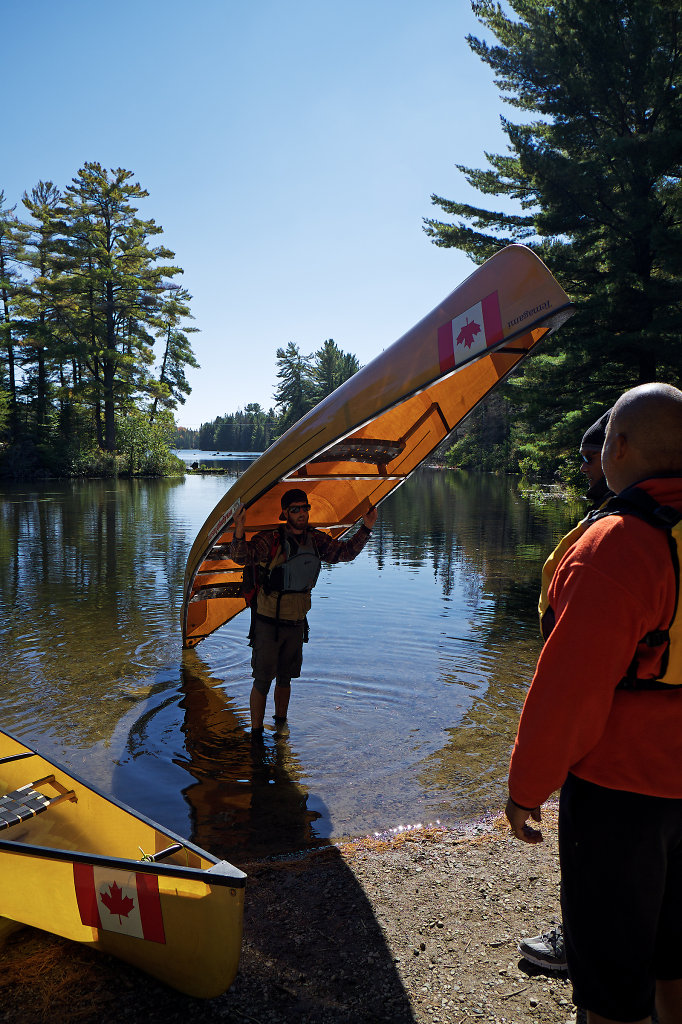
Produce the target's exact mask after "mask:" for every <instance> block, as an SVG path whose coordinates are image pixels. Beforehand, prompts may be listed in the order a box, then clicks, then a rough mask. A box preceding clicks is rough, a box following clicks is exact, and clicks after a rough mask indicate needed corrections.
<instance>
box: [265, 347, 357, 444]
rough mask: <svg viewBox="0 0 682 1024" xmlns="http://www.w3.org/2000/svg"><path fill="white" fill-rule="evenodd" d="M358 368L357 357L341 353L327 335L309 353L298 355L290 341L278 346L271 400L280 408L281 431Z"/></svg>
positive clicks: (297, 350)
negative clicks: (318, 345) (317, 347)
mask: <svg viewBox="0 0 682 1024" xmlns="http://www.w3.org/2000/svg"><path fill="white" fill-rule="evenodd" d="M359 369H360V363H359V361H358V359H357V357H356V356H354V355H352V354H351V353H350V352H343V351H342V350H341V349H340V348H339V347H338V345H337V344H336V342H335V341H334V340H333V339H332V338H328V339H327V340H326V341H325V342H324V343H323V345H322V346H321V347H320V348H319V349H318V350H317V351H316V352H314V353H313V354H312V355H310V356H304V355H301V352H300V351H299V348H298V345H295V344H294V343H293V341H290V342H289V344H288V345H287V347H286V349H282V348H278V349H277V380H278V381H279V383H278V385H277V388H276V389H275V394H274V399H275V403H276V405H277V406H278V407H279V410H280V416H281V421H280V426H281V429H282V431H284V430H286V429H287V428H288V427H290V426H291V425H292V424H294V423H296V422H297V421H298V420H300V418H301V417H302V416H305V414H306V413H307V412H309V411H310V410H311V409H312V408H313V407H314V406H315V405H317V404H318V402H321V401H322V399H323V398H326V397H327V395H331V393H332V392H333V391H336V389H337V388H338V387H340V386H341V384H343V383H345V381H347V380H348V379H349V377H352V376H353V374H354V373H356V372H357V371H358V370H359Z"/></svg>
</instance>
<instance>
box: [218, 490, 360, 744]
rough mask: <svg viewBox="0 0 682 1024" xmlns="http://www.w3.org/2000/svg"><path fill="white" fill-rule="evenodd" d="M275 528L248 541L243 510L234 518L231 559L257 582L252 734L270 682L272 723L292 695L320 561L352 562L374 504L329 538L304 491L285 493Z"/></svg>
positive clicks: (282, 715) (258, 728) (258, 729)
mask: <svg viewBox="0 0 682 1024" xmlns="http://www.w3.org/2000/svg"><path fill="white" fill-rule="evenodd" d="M281 506H282V512H281V515H280V519H281V520H283V523H284V525H283V526H280V527H279V529H277V530H264V531H262V532H260V533H257V534H255V536H254V537H252V538H251V540H250V541H247V540H246V539H245V537H244V529H245V520H246V510H245V509H244V507H243V506H242V507H240V508H239V509H238V510H237V511H236V513H235V516H234V535H233V538H232V544H231V546H230V558H231V559H232V560H233V561H234V562H236V563H237V565H246V564H247V563H251V564H252V565H253V566H254V569H255V570H256V572H257V573H258V575H259V577H260V581H261V586H260V589H259V590H258V595H257V598H256V601H257V604H256V609H255V615H254V618H253V625H252V631H251V634H250V636H251V644H252V647H253V654H252V656H251V668H252V670H253V687H252V689H251V696H250V699H249V705H250V710H251V733H252V735H255V736H258V735H262V733H263V719H264V717H265V705H266V703H267V696H268V692H269V690H270V685H271V683H272V680H273V679H274V680H275V695H274V696H275V716H274V717H275V721H276V722H284V721H285V720H286V717H287V711H288V708H289V698H290V696H291V680H292V679H297V678H298V677H299V676H300V674H301V663H302V660H303V644H304V642H305V641H306V640H307V622H306V615H307V613H308V611H309V610H310V605H311V600H310V592H311V590H312V589H313V587H314V586H315V583H316V582H317V577H318V574H319V571H320V565H321V563H322V562H328V563H330V564H332V565H334V564H336V563H337V562H352V560H353V559H354V558H356V557H357V555H359V554H360V552H361V551H362V549H363V548H364V546H365V544H366V543H367V539H368V537H369V535H370V531H371V529H372V527H373V526H374V524H375V522H376V519H377V510H376V508H371V509H370V510H369V511H368V512H366V513H365V515H364V516H363V517H362V524H361V526H360V529H359V530H357V532H356V533H354V534H353V536H352V537H351V538H350V539H349V540H344V541H339V540H334V538H333V537H330V536H329V534H327V533H324V532H323V531H322V530H314V529H313V530H311V529H309V528H308V513H309V512H310V505H309V503H308V496H307V494H306V493H305V491H301V490H297V489H295V488H294V489H292V490H289V491H286V492H285V494H283V495H282V499H281Z"/></svg>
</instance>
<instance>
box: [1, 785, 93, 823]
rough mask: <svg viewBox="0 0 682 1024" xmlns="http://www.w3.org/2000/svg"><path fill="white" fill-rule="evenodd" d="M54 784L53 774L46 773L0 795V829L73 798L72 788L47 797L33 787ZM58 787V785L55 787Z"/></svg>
mask: <svg viewBox="0 0 682 1024" xmlns="http://www.w3.org/2000/svg"><path fill="white" fill-rule="evenodd" d="M48 782H49V783H52V784H53V785H55V778H54V775H46V776H45V778H44V779H36V781H35V782H27V783H26V785H25V786H20V787H19V789H15V790H13V791H12V792H11V793H6V794H5V796H0V831H2V829H4V828H11V827H12V825H18V824H19V822H20V821H28V819H29V818H33V817H35V815H36V814H40V813H41V811H46V810H47V809H48V808H49V807H53V806H54V805H55V804H59V803H61V802H62V801H63V800H75V799H76V794H75V792H74V791H73V790H69V791H64V792H60V793H59V795H58V796H54V797H49V796H45V794H44V793H39V792H38V790H37V789H36V788H35V787H36V786H42V785H43V784H44V783H48ZM57 788H59V787H57Z"/></svg>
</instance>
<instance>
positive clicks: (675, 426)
mask: <svg viewBox="0 0 682 1024" xmlns="http://www.w3.org/2000/svg"><path fill="white" fill-rule="evenodd" d="M603 464H604V472H605V473H606V478H607V480H608V481H609V485H610V486H611V489H612V490H616V491H618V490H622V489H623V487H627V486H630V484H632V483H635V482H636V481H637V480H644V479H646V478H647V477H653V476H682V391H680V390H678V388H674V387H672V386H671V385H670V384H642V385H640V386H639V387H636V388H632V389H631V390H630V391H626V392H625V394H624V395H622V396H621V397H620V398H619V399H618V401H617V402H616V404H615V405H614V407H613V410H612V412H611V417H610V419H609V424H608V428H607V432H606V441H605V443H604V457H603ZM609 474H610V475H609ZM623 481H626V482H623ZM614 485H615V486H614Z"/></svg>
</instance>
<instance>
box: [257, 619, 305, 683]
mask: <svg viewBox="0 0 682 1024" xmlns="http://www.w3.org/2000/svg"><path fill="white" fill-rule="evenodd" d="M303 629H304V623H303V622H297V623H293V624H292V623H287V622H279V623H276V622H271V621H270V620H268V619H263V618H260V617H259V616H256V617H255V619H254V623H253V633H252V643H253V652H252V654H251V670H252V672H253V685H254V686H255V688H256V689H257V690H258V692H259V693H262V694H263V696H266V695H267V693H268V690H269V689H270V684H271V683H272V680H273V679H275V680H276V685H277V686H289V685H290V683H291V680H292V679H298V677H299V676H300V674H301V664H302V663H303Z"/></svg>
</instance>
